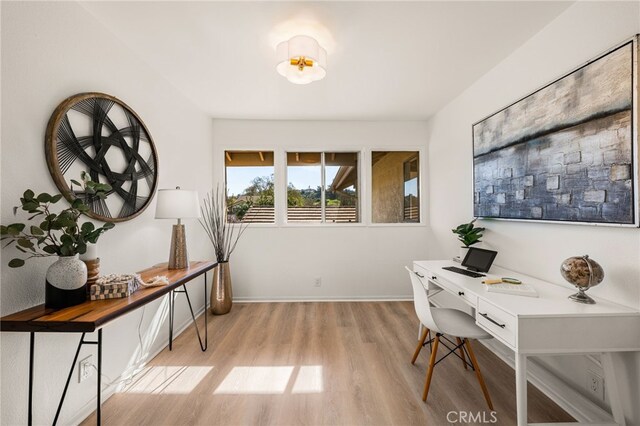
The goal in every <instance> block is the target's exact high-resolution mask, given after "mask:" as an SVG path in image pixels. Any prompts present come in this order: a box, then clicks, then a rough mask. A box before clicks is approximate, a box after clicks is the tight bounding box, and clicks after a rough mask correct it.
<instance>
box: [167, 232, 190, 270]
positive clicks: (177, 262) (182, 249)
mask: <svg viewBox="0 0 640 426" xmlns="http://www.w3.org/2000/svg"><path fill="white" fill-rule="evenodd" d="M188 267H189V259H188V256H187V238H186V234H185V230H184V225H183V224H181V223H180V221H178V223H177V224H176V225H173V232H172V234H171V251H170V252H169V269H187V268H188Z"/></svg>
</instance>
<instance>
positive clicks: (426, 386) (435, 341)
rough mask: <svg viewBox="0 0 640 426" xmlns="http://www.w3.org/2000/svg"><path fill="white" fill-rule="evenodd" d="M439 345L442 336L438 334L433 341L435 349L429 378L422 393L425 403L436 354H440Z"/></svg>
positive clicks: (430, 364) (430, 362)
mask: <svg viewBox="0 0 640 426" xmlns="http://www.w3.org/2000/svg"><path fill="white" fill-rule="evenodd" d="M439 343H440V336H438V335H437V334H436V338H435V339H434V340H433V349H431V358H429V368H428V369H427V377H426V380H425V382H424V391H423V392H422V400H423V401H425V402H426V401H427V395H428V394H429V386H431V376H432V375H433V366H434V365H435V364H436V354H437V353H438V344H439Z"/></svg>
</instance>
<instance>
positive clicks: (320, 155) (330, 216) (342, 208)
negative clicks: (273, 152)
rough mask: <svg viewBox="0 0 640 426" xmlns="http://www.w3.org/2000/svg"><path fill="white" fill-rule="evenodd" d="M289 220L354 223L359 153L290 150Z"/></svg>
mask: <svg viewBox="0 0 640 426" xmlns="http://www.w3.org/2000/svg"><path fill="white" fill-rule="evenodd" d="M287 182H288V185H287V221H288V222H306V223H314V222H315V223H320V222H331V223H338V222H340V223H350V222H351V223H354V222H359V221H360V218H359V213H358V153H355V152H348V153H345V152H328V153H324V152H289V153H287Z"/></svg>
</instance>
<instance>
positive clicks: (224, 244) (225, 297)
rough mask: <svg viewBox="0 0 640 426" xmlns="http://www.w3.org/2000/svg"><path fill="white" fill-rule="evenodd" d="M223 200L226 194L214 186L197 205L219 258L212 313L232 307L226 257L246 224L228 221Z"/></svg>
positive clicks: (202, 222)
mask: <svg viewBox="0 0 640 426" xmlns="http://www.w3.org/2000/svg"><path fill="white" fill-rule="evenodd" d="M225 201H226V194H225V193H224V192H223V191H221V190H220V187H217V188H216V189H215V191H213V190H212V191H211V192H209V193H208V194H207V196H206V197H205V199H204V200H203V203H202V206H201V207H200V208H201V211H202V217H201V218H200V224H201V225H202V227H203V228H204V230H205V232H206V233H207V235H208V236H209V239H210V240H211V244H212V245H213V250H214V252H215V255H216V260H217V261H218V266H217V267H216V268H215V271H214V273H213V286H212V289H211V312H212V313H213V314H214V315H224V314H226V313H228V312H229V311H230V310H231V306H232V304H233V292H232V286H231V271H230V270H229V257H230V256H231V253H233V251H234V250H235V248H236V246H237V245H238V240H240V237H241V236H242V234H243V233H244V231H245V230H246V229H247V226H248V224H246V223H242V222H229V221H228V218H227V209H226V202H225Z"/></svg>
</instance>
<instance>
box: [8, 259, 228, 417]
mask: <svg viewBox="0 0 640 426" xmlns="http://www.w3.org/2000/svg"><path fill="white" fill-rule="evenodd" d="M216 265H217V263H216V262H209V261H207V262H204V261H199V262H191V263H190V264H189V268H188V269H173V270H170V269H167V264H166V263H163V264H159V265H156V266H153V267H151V268H148V269H145V270H143V271H140V272H139V274H140V275H141V276H142V279H143V280H145V281H146V280H148V279H149V278H152V277H154V276H156V275H165V276H166V277H167V278H168V279H169V284H168V285H165V286H161V287H150V288H140V289H139V290H138V291H136V292H135V293H133V294H132V295H131V296H129V297H126V298H121V299H108V300H90V301H86V302H84V303H81V304H80V305H76V306H71V307H69V308H64V309H58V310H56V309H50V308H45V306H44V305H38V306H34V307H33V308H29V309H25V310H23V311H20V312H16V313H14V314H11V315H7V316H5V317H2V318H0V331H13V332H28V333H30V341H29V409H28V424H29V425H31V424H33V359H34V349H35V333H82V335H81V337H80V342H79V344H78V349H77V350H76V354H75V357H74V358H73V363H72V364H71V369H70V371H69V376H68V377H67V382H66V384H65V386H64V390H63V392H62V396H61V398H60V402H59V404H58V409H57V411H56V416H55V418H54V420H53V424H54V425H55V424H56V423H57V421H58V417H59V416H60V410H61V409H62V404H63V403H64V398H65V396H66V394H67V389H68V387H69V382H70V381H71V376H72V375H73V370H74V368H75V364H76V362H77V360H78V355H79V354H80V349H81V347H82V346H83V345H97V352H98V353H97V357H98V374H97V376H98V377H97V382H98V385H97V391H96V392H97V408H96V418H97V423H98V424H100V423H101V418H100V407H101V395H102V389H101V385H102V384H101V376H102V327H104V326H105V325H107V324H108V323H109V322H111V321H113V320H114V319H116V318H119V317H121V316H123V315H125V314H127V313H129V312H131V311H133V310H135V309H137V308H139V307H141V306H144V305H146V304H147V303H149V302H152V301H154V300H156V299H158V298H159V297H162V296H164V295H165V294H168V295H169V350H171V349H172V341H173V313H174V298H175V294H176V293H184V295H185V296H186V298H187V302H188V304H189V310H190V311H191V317H192V318H193V323H194V326H195V327H196V333H197V336H198V340H199V343H200V348H201V349H202V351H206V350H207V344H208V333H207V272H208V271H210V270H212V269H213V268H215V267H216ZM203 274H204V290H205V291H204V307H205V309H204V321H205V323H204V341H203V340H202V339H201V337H200V330H199V329H198V325H197V323H196V318H195V314H194V312H193V308H192V306H191V300H190V299H189V293H187V288H186V287H185V284H187V283H188V282H190V281H191V280H193V279H194V278H196V277H199V276H200V275H203ZM180 287H182V289H179V288H180ZM94 331H97V332H98V339H97V340H96V341H86V340H85V339H84V337H85V334H86V333H91V332H94Z"/></svg>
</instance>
